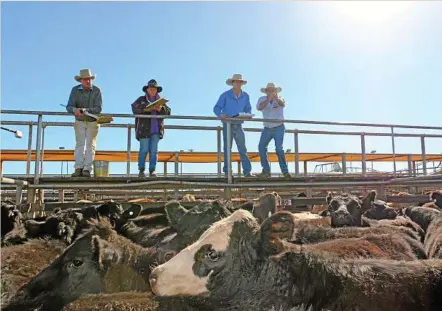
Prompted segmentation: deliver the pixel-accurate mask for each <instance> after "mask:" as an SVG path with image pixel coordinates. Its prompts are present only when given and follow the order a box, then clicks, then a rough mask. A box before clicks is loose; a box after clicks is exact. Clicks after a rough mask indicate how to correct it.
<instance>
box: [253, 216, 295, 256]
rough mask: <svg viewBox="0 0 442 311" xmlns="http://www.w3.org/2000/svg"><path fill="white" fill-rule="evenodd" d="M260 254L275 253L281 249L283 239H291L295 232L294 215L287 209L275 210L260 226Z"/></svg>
mask: <svg viewBox="0 0 442 311" xmlns="http://www.w3.org/2000/svg"><path fill="white" fill-rule="evenodd" d="M259 232H260V242H261V243H260V245H261V249H260V251H261V254H263V255H265V256H269V255H275V254H278V253H280V252H281V251H283V249H284V240H288V241H291V240H292V239H293V235H294V232H295V217H294V216H293V214H292V213H290V212H287V211H281V212H277V213H275V214H273V215H271V216H270V217H269V218H267V219H266V220H264V221H263V223H262V224H261V227H260V230H259Z"/></svg>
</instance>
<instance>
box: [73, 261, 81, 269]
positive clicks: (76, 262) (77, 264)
mask: <svg viewBox="0 0 442 311" xmlns="http://www.w3.org/2000/svg"><path fill="white" fill-rule="evenodd" d="M82 264H83V262H82V261H81V260H78V259H74V260H72V265H73V266H74V267H76V268H78V267H80V266H81V265H82Z"/></svg>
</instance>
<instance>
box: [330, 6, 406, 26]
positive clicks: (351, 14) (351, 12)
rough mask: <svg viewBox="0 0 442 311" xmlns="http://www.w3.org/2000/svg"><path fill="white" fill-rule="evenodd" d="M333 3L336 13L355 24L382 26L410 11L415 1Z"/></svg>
mask: <svg viewBox="0 0 442 311" xmlns="http://www.w3.org/2000/svg"><path fill="white" fill-rule="evenodd" d="M331 4H332V8H333V10H334V11H335V13H336V14H338V15H339V16H341V17H343V18H345V19H348V20H349V21H351V22H354V23H355V24H363V25H366V26H382V25H385V24H386V23H388V22H390V21H391V20H392V19H395V18H397V17H399V16H403V15H404V13H408V12H407V11H410V8H411V7H412V5H413V1H336V2H332V3H331Z"/></svg>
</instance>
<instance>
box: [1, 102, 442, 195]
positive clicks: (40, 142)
mask: <svg viewBox="0 0 442 311" xmlns="http://www.w3.org/2000/svg"><path fill="white" fill-rule="evenodd" d="M0 113H1V114H11V115H36V116H37V117H38V118H37V122H33V121H2V122H1V123H2V124H4V125H28V126H29V137H28V153H27V165H26V175H27V176H29V175H30V163H31V152H32V132H33V126H37V139H36V146H35V152H36V157H35V172H34V185H35V186H32V187H37V186H36V185H38V184H39V179H40V177H41V172H40V165H38V164H39V163H42V160H43V159H42V154H44V148H43V146H44V129H45V128H46V127H48V126H71V125H73V123H72V122H47V121H45V122H44V121H43V116H69V117H72V114H69V113H67V112H57V111H23V110H1V111H0ZM106 115H109V116H112V117H114V118H130V119H133V118H134V117H137V118H164V119H176V120H201V121H220V119H219V118H217V117H208V116H180V115H134V114H116V113H113V114H106ZM237 120H238V119H237V118H227V119H226V120H225V121H226V130H227V131H226V132H227V137H231V122H232V121H237ZM243 120H244V122H264V121H265V122H284V123H289V124H309V125H330V126H358V127H376V128H386V129H389V130H390V133H378V132H355V131H353V132H345V131H317V130H298V129H294V130H290V129H286V133H291V134H293V135H294V158H295V160H294V164H295V172H294V173H295V176H299V175H300V172H299V135H300V134H322V135H324V134H325V135H352V136H359V137H360V141H361V155H362V161H361V162H362V168H361V169H362V176H366V175H367V165H366V164H367V163H366V162H367V160H366V145H365V137H367V136H384V137H391V144H392V157H393V175H394V176H396V175H397V169H396V158H395V157H396V151H395V138H396V137H419V138H420V142H421V155H422V171H423V175H427V167H426V162H427V160H426V150H425V139H426V138H442V133H441V134H413V133H396V132H395V129H415V130H417V129H419V130H423V129H425V130H437V131H442V127H440V126H417V125H404V124H378V123H356V122H332V121H312V120H290V119H286V120H275V119H263V118H247V119H246V118H245V119H243ZM102 127H110V128H126V129H127V131H128V136H127V137H128V139H127V176H130V150H131V136H132V133H131V129H132V128H134V125H133V124H118V123H117V124H103V125H102ZM167 128H168V129H183V130H214V131H217V153H218V157H217V160H218V161H217V162H218V177H221V176H222V172H221V158H222V157H221V155H222V144H221V142H222V138H221V137H222V136H221V134H222V132H221V131H222V127H221V126H185V125H166V129H167ZM244 130H245V131H249V132H260V131H261V129H258V128H244ZM231 147H232V146H231V140H230V139H227V169H228V172H227V187H226V188H227V189H228V188H232V187H233V174H232V160H231ZM438 161H439V160H438ZM304 164H305V163H304ZM177 165H178V162H177V161H175V166H177ZM408 167H409V176H413V175H415V174H413V169H412V165H411V160H410V159H409V160H408ZM175 168H176V167H175ZM346 168H347V165H346V153H342V170H343V172H342V173H343V174H344V175H345V174H346V172H347V170H346ZM176 172H177V170H175V176H176V175H177V173H176ZM148 183H151V182H148ZM140 184H144V183H140ZM54 186H55V185H54ZM237 186H238V185H236V186H235V187H237Z"/></svg>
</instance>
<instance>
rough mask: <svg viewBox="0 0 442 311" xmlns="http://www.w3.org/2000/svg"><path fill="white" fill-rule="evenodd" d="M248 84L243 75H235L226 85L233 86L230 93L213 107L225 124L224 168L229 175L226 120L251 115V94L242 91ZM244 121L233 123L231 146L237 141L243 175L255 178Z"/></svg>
mask: <svg viewBox="0 0 442 311" xmlns="http://www.w3.org/2000/svg"><path fill="white" fill-rule="evenodd" d="M246 83H247V81H246V80H243V78H242V75H240V74H234V75H233V77H232V78H229V79H227V81H226V84H227V85H230V86H232V88H231V89H230V90H228V91H225V92H224V93H222V94H221V96H220V97H219V99H218V102H217V103H216V105H215V107H213V112H214V113H215V115H216V116H217V117H218V118H221V120H222V123H223V144H224V168H223V171H224V173H225V174H226V173H227V161H226V159H227V127H226V122H225V121H224V120H225V119H226V118H233V117H237V116H238V115H239V114H240V113H251V112H252V106H251V105H250V98H249V94H247V93H246V92H245V91H242V90H241V87H242V86H243V85H245V84H246ZM243 122H244V121H243V120H234V121H231V125H232V126H231V129H232V130H231V133H232V135H231V137H230V146H232V142H233V139H235V143H236V146H237V148H238V152H239V156H240V159H241V165H242V168H243V174H244V176H245V177H253V174H251V171H252V164H251V163H250V160H249V158H248V157H247V148H246V139H245V135H244V130H243V128H242V123H243Z"/></svg>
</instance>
